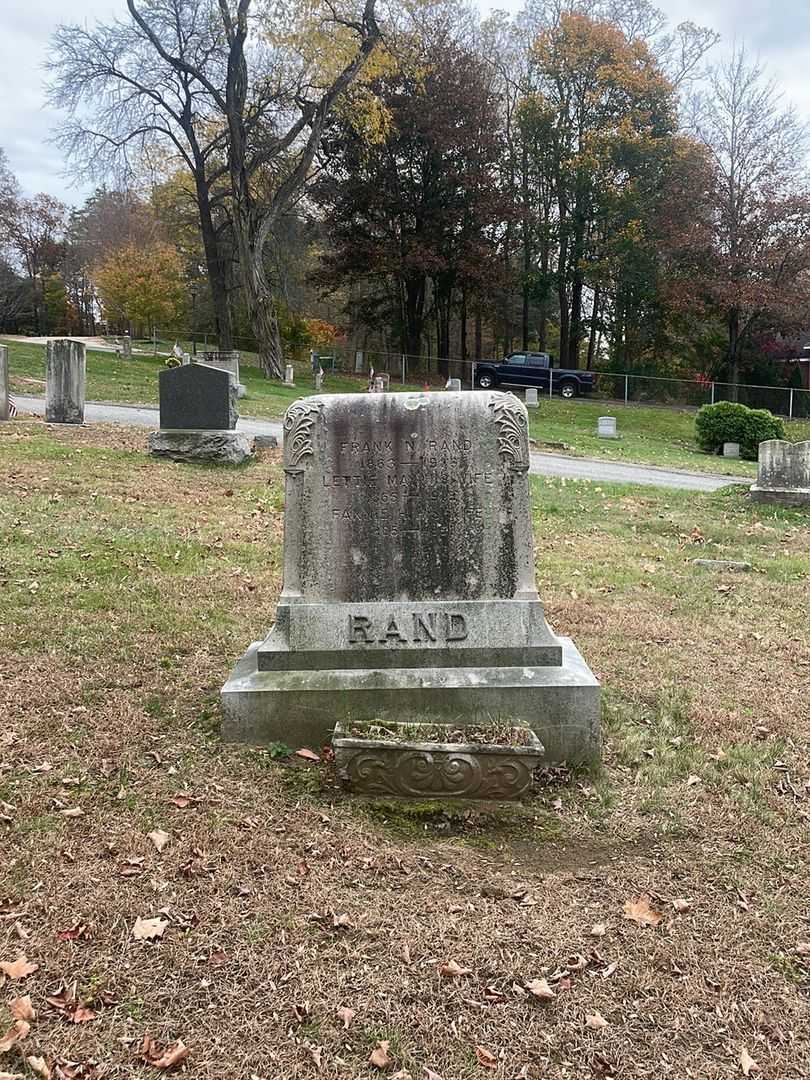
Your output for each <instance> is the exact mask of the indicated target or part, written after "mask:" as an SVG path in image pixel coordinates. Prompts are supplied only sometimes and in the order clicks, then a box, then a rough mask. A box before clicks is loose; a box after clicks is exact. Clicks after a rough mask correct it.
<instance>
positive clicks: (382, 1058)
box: [368, 1039, 391, 1069]
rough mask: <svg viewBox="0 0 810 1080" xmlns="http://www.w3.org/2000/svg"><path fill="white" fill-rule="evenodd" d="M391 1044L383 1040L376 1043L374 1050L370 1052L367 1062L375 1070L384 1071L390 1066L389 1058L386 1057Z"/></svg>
mask: <svg viewBox="0 0 810 1080" xmlns="http://www.w3.org/2000/svg"><path fill="white" fill-rule="evenodd" d="M390 1045H391V1043H390V1042H389V1041H388V1039H383V1040H382V1041H381V1042H378V1043H377V1045H376V1046H375V1047H374V1049H373V1050H372V1051H371V1055H370V1056H369V1059H368V1060H369V1061H370V1062H371V1064H372V1065H373V1066H374V1068H375V1069H386V1068H388V1066H389V1065H390V1064H391V1058H390V1057H389V1056H388V1048H389V1047H390Z"/></svg>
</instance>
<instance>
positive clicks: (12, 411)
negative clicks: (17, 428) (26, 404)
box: [8, 397, 17, 417]
mask: <svg viewBox="0 0 810 1080" xmlns="http://www.w3.org/2000/svg"><path fill="white" fill-rule="evenodd" d="M8 415H9V416H10V417H12V416H16V415H17V406H16V404H15V402H14V398H13V397H10V398H9V399H8Z"/></svg>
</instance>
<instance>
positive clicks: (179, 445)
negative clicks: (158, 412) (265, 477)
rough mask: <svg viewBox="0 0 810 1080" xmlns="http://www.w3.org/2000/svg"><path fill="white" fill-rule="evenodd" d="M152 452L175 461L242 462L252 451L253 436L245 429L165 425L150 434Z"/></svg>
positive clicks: (232, 463) (227, 463)
mask: <svg viewBox="0 0 810 1080" xmlns="http://www.w3.org/2000/svg"><path fill="white" fill-rule="evenodd" d="M149 453H150V454H151V455H152V456H153V457H160V458H170V459H171V460H172V461H215V462H220V463H222V464H226V465H239V464H241V463H242V462H243V461H244V460H245V459H246V458H249V457H251V456H252V454H253V437H252V436H251V435H246V434H245V433H244V432H242V431H227V430H225V431H217V430H204V429H199V430H198V429H195V428H166V429H161V430H160V431H153V432H152V433H151V434H150V436H149Z"/></svg>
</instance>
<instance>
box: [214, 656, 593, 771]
mask: <svg viewBox="0 0 810 1080" xmlns="http://www.w3.org/2000/svg"><path fill="white" fill-rule="evenodd" d="M265 644H266V643H263V642H260V641H257V642H254V643H253V644H252V645H251V646H250V648H249V649H248V650H247V652H246V653H245V654H244V656H243V657H242V659H241V660H240V661H239V663H238V664H237V665H236V667H235V668H234V670H233V672H232V674H231V677H230V679H229V680H228V682H227V683H225V685H224V686H223V688H222V696H221V704H222V716H223V721H222V737H223V739H224V740H225V741H226V742H246V743H253V744H256V745H267V744H269V743H271V742H285V743H287V744H288V745H290V746H305V745H310V746H322V745H323V744H324V743H327V742H328V741H329V739H330V737H331V735H332V731H333V729H334V728H335V725H336V724H344V725H346V724H351V723H352V722H353V721H368V720H379V721H382V722H384V723H396V722H403V723H413V722H414V720H415V719H416V718H419V717H423V718H424V717H429V718H430V720H431V721H432V722H435V723H442V722H444V723H448V724H457V725H469V724H483V725H485V724H487V723H492V722H493V721H499V720H502V721H509V722H511V723H524V724H527V725H528V726H529V727H530V728H531V729H532V730H533V731H534V732H535V734H536V735H537V736H538V738H539V739H540V741H541V742H542V744H543V746H544V747H545V758H544V760H545V761H546V762H547V763H548V764H549V765H557V764H562V763H563V762H567V763H569V764H583V765H590V766H594V765H596V764H597V763H598V762H599V758H600V749H601V741H600V727H599V694H600V688H599V683H598V682H597V680H596V678H595V676H594V675H593V673H592V672H591V670H590V668H589V667H588V665H587V664H586V663H585V661H584V659H583V658H582V656H581V655H580V653H579V651H578V650H577V648H576V646H575V645H574V643H573V642H572V641H571V640H570V639H569V638H555V639H554V644H555V645H556V646H559V648H560V653H561V656H560V660H561V662H560V663H559V664H548V663H542V662H541V663H539V664H538V663H530V664H528V665H526V664H518V663H515V662H514V661H513V664H512V665H510V666H504V667H501V666H491V665H489V666H487V665H484V663H483V662H482V663H481V664H480V666H458V667H438V666H437V667H432V666H430V667H429V666H422V667H417V666H409V667H384V668H382V667H380V668H371V667H352V668H346V667H344V668H331V669H325V670H324V669H318V668H309V669H307V668H302V667H300V666H297V667H296V668H295V669H294V670H289V669H287V670H285V669H282V668H280V667H279V668H276V669H274V670H262V669H261V667H260V663H261V662H262V650H263V649H264V646H265ZM345 655H346V654H345V653H344V656H345ZM350 655H351V654H350ZM429 655H430V657H431V658H433V657H435V658H436V659H435V660H433V663H437V662H438V659H439V655H440V654H438V653H430V654H429ZM264 656H265V658H266V656H267V654H266V653H265V654H264ZM352 661H353V662H354V661H355V656H354V655H352Z"/></svg>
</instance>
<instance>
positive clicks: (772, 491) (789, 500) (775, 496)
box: [748, 484, 810, 507]
mask: <svg viewBox="0 0 810 1080" xmlns="http://www.w3.org/2000/svg"><path fill="white" fill-rule="evenodd" d="M748 494H749V497H750V499H751V501H752V502H758V503H771V504H772V505H774V506H787V507H802V506H810V488H773V487H759V485H758V484H754V485H753V486H752V487H751V488H749V490H748Z"/></svg>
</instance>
